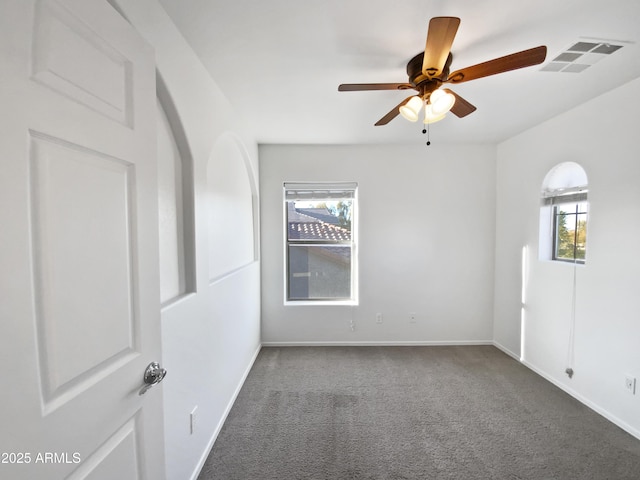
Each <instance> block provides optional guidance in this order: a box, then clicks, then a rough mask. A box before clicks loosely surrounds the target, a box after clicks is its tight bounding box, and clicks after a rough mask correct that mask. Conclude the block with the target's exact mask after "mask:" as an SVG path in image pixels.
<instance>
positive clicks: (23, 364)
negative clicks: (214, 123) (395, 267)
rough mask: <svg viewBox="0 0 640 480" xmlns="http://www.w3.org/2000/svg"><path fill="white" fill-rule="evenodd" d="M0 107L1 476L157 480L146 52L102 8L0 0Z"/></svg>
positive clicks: (150, 104) (151, 116) (154, 240)
mask: <svg viewBox="0 0 640 480" xmlns="http://www.w3.org/2000/svg"><path fill="white" fill-rule="evenodd" d="M0 109H1V110H0V196H1V201H0V232H1V233H0V282H1V283H0V288H1V295H2V298H1V301H0V315H1V319H0V320H1V323H0V371H1V372H2V374H1V375H2V376H1V380H2V394H1V395H0V420H1V422H0V424H1V427H0V455H2V456H1V457H0V478H7V479H9V478H10V479H29V480H39V479H47V480H51V479H80V478H90V479H96V480H97V479H104V480H107V479H108V480H112V479H119V480H124V479H139V478H144V479H151V480H160V479H162V478H164V477H165V468H164V447H163V422H162V386H160V385H157V386H155V387H153V388H151V389H149V390H148V391H147V392H146V393H145V394H144V395H139V391H140V389H141V387H142V385H143V380H142V378H143V373H144V370H145V368H146V367H147V365H148V364H149V363H151V362H153V361H158V362H159V361H160V360H161V359H160V311H159V308H160V294H159V274H158V233H157V232H158V225H157V222H158V220H157V219H158V215H157V186H156V166H155V155H156V153H155V148H156V139H155V125H156V122H155V65H154V58H153V51H152V49H151V48H150V47H149V46H148V45H147V44H146V43H145V42H144V41H143V40H142V39H141V38H140V36H139V35H138V34H137V33H136V32H135V30H134V29H133V28H132V27H131V26H130V25H129V24H128V22H126V21H125V20H124V19H123V18H122V17H121V16H120V15H119V14H118V13H117V12H116V11H115V10H114V9H113V8H112V7H111V6H110V5H109V4H108V3H107V1H106V0H2V2H0Z"/></svg>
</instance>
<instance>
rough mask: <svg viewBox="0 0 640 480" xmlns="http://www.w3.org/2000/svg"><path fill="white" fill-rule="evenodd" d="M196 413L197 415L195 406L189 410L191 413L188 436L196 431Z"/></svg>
mask: <svg viewBox="0 0 640 480" xmlns="http://www.w3.org/2000/svg"><path fill="white" fill-rule="evenodd" d="M197 413H198V406H197V405H196V406H195V407H193V410H191V413H190V414H189V434H190V435H193V433H194V432H195V431H196V419H197Z"/></svg>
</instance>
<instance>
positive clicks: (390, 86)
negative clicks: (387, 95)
mask: <svg viewBox="0 0 640 480" xmlns="http://www.w3.org/2000/svg"><path fill="white" fill-rule="evenodd" d="M408 88H413V86H412V85H410V84H408V83H343V84H341V85H339V86H338V91H339V92H359V91H364V90H406V89H408Z"/></svg>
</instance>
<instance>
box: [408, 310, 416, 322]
mask: <svg viewBox="0 0 640 480" xmlns="http://www.w3.org/2000/svg"><path fill="white" fill-rule="evenodd" d="M409 323H416V312H409Z"/></svg>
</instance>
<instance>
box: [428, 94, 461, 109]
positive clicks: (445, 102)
mask: <svg viewBox="0 0 640 480" xmlns="http://www.w3.org/2000/svg"><path fill="white" fill-rule="evenodd" d="M429 103H430V104H431V108H432V111H433V114H434V115H440V114H446V113H447V112H448V111H449V110H451V108H452V107H453V104H454V103H456V97H455V95H453V94H451V93H449V92H447V91H446V90H440V89H438V90H435V91H434V92H433V93H432V94H431V96H430V97H429Z"/></svg>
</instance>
